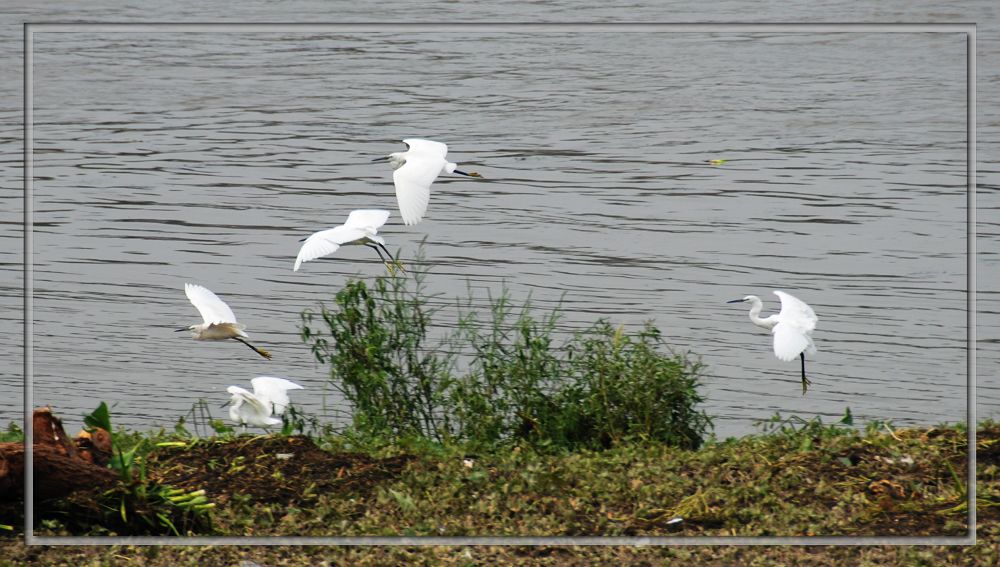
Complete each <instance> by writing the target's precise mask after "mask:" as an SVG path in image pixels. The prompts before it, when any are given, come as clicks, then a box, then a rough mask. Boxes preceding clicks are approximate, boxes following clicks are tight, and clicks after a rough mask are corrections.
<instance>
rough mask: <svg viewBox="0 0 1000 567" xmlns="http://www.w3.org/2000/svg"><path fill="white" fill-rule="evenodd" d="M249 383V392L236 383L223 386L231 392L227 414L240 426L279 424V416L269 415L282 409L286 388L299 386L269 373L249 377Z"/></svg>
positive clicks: (284, 402) (285, 401)
mask: <svg viewBox="0 0 1000 567" xmlns="http://www.w3.org/2000/svg"><path fill="white" fill-rule="evenodd" d="M250 385H251V386H253V393H250V392H248V391H247V390H244V389H243V388H240V387H239V386H230V387H229V388H226V391H227V392H229V393H230V394H232V398H231V399H230V402H231V403H232V404H233V405H232V406H230V408H229V418H230V419H232V420H233V421H235V422H236V423H237V424H239V425H242V426H243V427H244V429H246V426H247V425H256V426H258V427H267V426H269V425H279V424H281V420H280V419H278V418H276V417H271V416H272V415H281V414H282V413H284V412H285V407H287V406H288V404H289V400H288V390H301V389H302V386H299V385H298V384H296V383H295V382H292V381H291V380H286V379H284V378H275V377H273V376H258V377H256V378H254V379H253V380H250Z"/></svg>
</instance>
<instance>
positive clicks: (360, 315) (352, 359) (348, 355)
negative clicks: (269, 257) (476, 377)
mask: <svg viewBox="0 0 1000 567" xmlns="http://www.w3.org/2000/svg"><path fill="white" fill-rule="evenodd" d="M413 277H414V279H413V282H414V287H413V289H410V283H411V280H410V279H409V278H396V277H379V278H375V280H374V282H373V283H372V285H371V286H369V285H368V284H366V283H365V282H364V281H362V280H353V281H350V282H348V283H347V285H345V286H344V288H343V289H341V290H340V291H339V292H337V295H336V296H335V297H334V301H333V304H334V307H333V308H332V309H328V308H327V307H326V306H325V305H321V306H320V309H319V311H318V313H317V312H314V311H312V310H308V309H307V310H305V311H303V312H302V327H301V329H300V331H301V337H302V340H303V341H304V342H306V343H307V344H309V345H310V347H311V350H312V353H313V356H314V357H315V358H316V360H317V361H319V362H320V363H324V364H325V363H328V364H329V365H330V381H331V382H332V384H333V386H334V387H335V388H336V389H337V390H338V391H339V392H340V393H341V394H342V395H343V396H344V398H345V399H346V400H347V401H348V402H350V404H351V405H352V407H353V409H354V412H353V422H354V423H353V425H354V428H355V429H356V430H357V431H358V432H360V433H364V434H368V435H373V436H377V437H387V438H399V437H407V436H414V435H416V436H424V437H429V438H433V439H437V440H440V439H441V438H442V435H443V434H444V433H445V432H446V431H447V423H440V421H441V419H443V418H444V416H443V415H442V414H441V413H440V412H438V411H436V409H437V408H439V407H440V406H441V403H442V399H443V397H442V396H443V391H442V390H443V388H444V387H445V386H446V385H447V384H448V381H449V380H448V367H449V366H450V359H449V357H447V356H440V355H438V354H437V353H435V352H434V351H433V350H431V349H429V348H428V347H427V331H428V327H429V325H430V318H431V315H432V314H433V313H434V311H435V310H436V309H435V308H432V307H430V305H429V303H428V298H427V297H425V296H424V287H423V277H424V273H422V272H414V273H413ZM317 315H318V317H319V319H320V320H321V321H322V322H323V323H324V326H325V329H320V328H319V327H318V326H317V324H316V323H317V322H316V317H317Z"/></svg>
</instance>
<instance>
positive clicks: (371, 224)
mask: <svg viewBox="0 0 1000 567" xmlns="http://www.w3.org/2000/svg"><path fill="white" fill-rule="evenodd" d="M389 214H390V213H389V211H386V210H382V209H358V210H356V211H351V214H349V215H347V221H346V222H344V226H346V227H348V228H370V229H372V230H378V228H379V227H381V226H382V225H383V224H385V221H387V220H389Z"/></svg>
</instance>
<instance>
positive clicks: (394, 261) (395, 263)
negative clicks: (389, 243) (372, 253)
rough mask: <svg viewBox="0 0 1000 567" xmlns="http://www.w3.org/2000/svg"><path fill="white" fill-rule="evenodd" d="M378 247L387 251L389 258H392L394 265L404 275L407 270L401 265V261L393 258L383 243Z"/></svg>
mask: <svg viewBox="0 0 1000 567" xmlns="http://www.w3.org/2000/svg"><path fill="white" fill-rule="evenodd" d="M378 245H379V246H381V247H382V250H385V253H386V254H388V255H389V258H392V263H393V265H394V266H396V267H397V268H399V271H401V272H403V273H406V270H404V269H403V265H402V264H400V263H399V260H397V259H395V258H393V257H392V253H390V252H389V251H388V250H386V247H385V246H383V245H382V243H381V242H379V243H378Z"/></svg>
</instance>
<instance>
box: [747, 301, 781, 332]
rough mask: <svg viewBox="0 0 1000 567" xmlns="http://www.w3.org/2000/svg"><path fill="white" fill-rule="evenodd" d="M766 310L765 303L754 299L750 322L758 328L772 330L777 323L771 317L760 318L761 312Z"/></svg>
mask: <svg viewBox="0 0 1000 567" xmlns="http://www.w3.org/2000/svg"><path fill="white" fill-rule="evenodd" d="M763 308H764V303H763V302H762V301H761V300H760V299H758V298H756V297H755V298H753V299H751V300H750V321H751V322H752V323H753V324H754V325H757V326H758V327H764V328H765V329H770V328H771V327H774V325H775V323H776V321H773V320H772V319H771V318H770V317H764V318H763V319H762V318H761V317H760V311H761V309H763Z"/></svg>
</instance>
